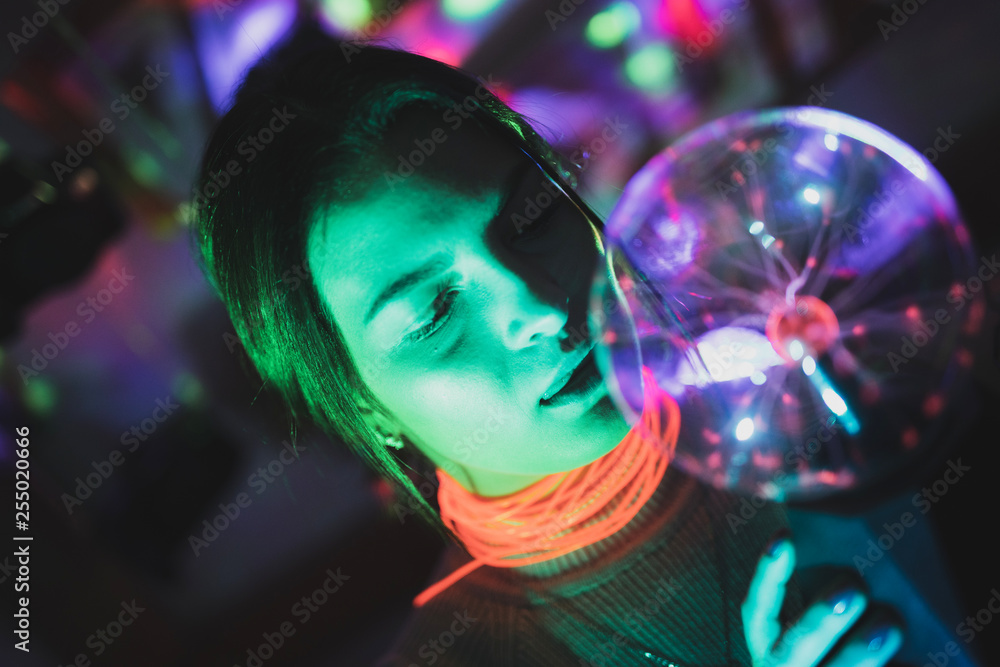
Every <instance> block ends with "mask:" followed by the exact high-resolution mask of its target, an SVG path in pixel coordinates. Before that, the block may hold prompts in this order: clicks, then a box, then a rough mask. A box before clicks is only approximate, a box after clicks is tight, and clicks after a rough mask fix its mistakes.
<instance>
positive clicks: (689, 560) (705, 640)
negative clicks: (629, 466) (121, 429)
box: [376, 466, 802, 667]
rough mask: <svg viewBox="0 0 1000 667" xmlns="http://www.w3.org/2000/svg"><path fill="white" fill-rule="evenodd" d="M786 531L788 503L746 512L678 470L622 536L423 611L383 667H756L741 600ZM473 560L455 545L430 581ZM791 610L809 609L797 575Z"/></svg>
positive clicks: (444, 598)
mask: <svg viewBox="0 0 1000 667" xmlns="http://www.w3.org/2000/svg"><path fill="white" fill-rule="evenodd" d="M786 525H787V522H786V517H785V513H784V510H783V509H782V508H781V506H779V505H774V504H767V505H764V506H763V507H761V508H758V509H752V506H749V505H746V504H743V505H742V507H741V502H740V499H739V498H738V497H736V496H734V495H732V494H729V493H726V492H724V491H719V490H716V489H714V488H711V487H708V486H706V485H705V484H703V483H701V482H699V481H697V480H695V479H694V478H692V477H690V476H688V475H686V474H684V473H683V472H681V471H680V470H677V469H676V467H675V466H669V467H668V468H667V472H666V474H665V475H664V477H663V480H662V481H661V483H660V485H659V486H658V487H657V490H656V492H655V493H654V494H653V496H652V497H651V498H650V499H649V500H648V501H647V502H646V504H645V505H644V506H643V507H642V509H641V510H640V511H639V513H638V514H637V515H636V516H635V517H634V518H633V519H632V520H631V521H630V522H629V523H628V524H626V525H625V526H624V527H623V528H622V529H621V530H619V531H618V532H617V533H615V534H614V535H611V536H610V537H608V538H605V539H603V540H601V541H599V542H597V543H595V544H592V545H590V546H587V547H584V548H582V549H579V550H577V551H575V552H571V553H569V554H566V555H564V556H560V557H559V558H556V559H554V560H552V561H547V562H543V563H538V564H535V565H529V566H525V567H518V568H495V567H490V566H485V565H484V566H481V567H480V568H479V569H477V570H475V571H473V572H472V573H470V574H468V575H466V576H465V577H464V578H462V579H460V580H459V581H458V582H456V583H455V584H452V585H451V586H450V587H449V588H447V589H445V590H444V591H443V592H441V593H439V594H438V595H437V596H435V597H434V598H432V599H431V600H430V601H429V602H427V604H426V605H424V606H423V607H421V608H419V609H417V610H415V611H414V613H413V615H412V616H411V617H410V619H409V620H408V622H407V623H406V625H405V627H404V628H403V630H402V632H401V634H400V635H399V637H398V638H397V640H396V641H395V642H394V644H393V646H392V647H391V649H390V650H389V651H388V652H387V653H386V654H385V655H384V656H383V657H382V658H381V660H379V661H378V662H377V663H376V664H377V666H378V667H415V666H418V667H423V666H425V665H427V666H429V665H438V666H440V667H449V666H462V667H494V666H495V667H531V666H534V665H538V666H544V667H553V666H559V665H572V666H574V667H590V666H592V665H593V666H600V667H603V666H608V667H611V666H614V667H629V666H632V665H635V666H637V667H639V666H642V667H648V666H649V665H669V664H673V665H677V667H690V666H692V665H698V666H700V667H708V666H715V665H750V664H751V661H750V656H749V653H748V651H747V647H746V640H745V638H744V635H743V624H742V620H741V615H740V605H741V603H742V601H743V598H744V597H745V595H746V592H747V589H748V588H749V582H750V579H751V578H752V576H753V573H754V570H755V568H756V565H757V561H758V559H759V557H760V554H761V551H762V550H763V548H764V546H765V545H766V543H767V541H768V538H769V537H770V536H771V535H772V534H773V533H774V532H775V531H777V530H778V529H779V528H782V527H784V526H786ZM469 560H470V557H469V556H468V554H466V553H465V552H464V550H462V549H460V548H459V547H457V546H454V545H451V546H449V547H448V548H447V549H446V550H445V552H444V554H443V555H442V558H441V561H440V563H439V565H438V569H437V571H436V572H435V573H434V574H433V575H432V577H431V581H429V582H428V583H433V582H435V581H438V580H440V579H442V578H443V577H444V576H446V575H447V574H448V573H450V572H452V571H454V570H455V569H457V568H458V567H460V566H461V565H463V564H465V563H467V562H468V561H469ZM786 604H787V605H788V607H787V609H786V612H787V613H798V612H799V611H801V605H802V600H801V593H800V591H799V589H798V586H797V581H796V578H795V577H793V579H792V581H791V582H790V584H789V590H788V599H787V600H786ZM784 615H785V614H783V616H784ZM646 653H648V654H651V655H645V654H646Z"/></svg>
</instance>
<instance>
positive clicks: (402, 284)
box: [364, 163, 529, 326]
mask: <svg viewBox="0 0 1000 667" xmlns="http://www.w3.org/2000/svg"><path fill="white" fill-rule="evenodd" d="M528 171H529V170H528V169H526V165H524V164H523V163H519V164H518V166H517V167H516V168H515V169H513V170H512V171H511V173H510V174H508V175H507V177H506V178H505V179H504V184H503V191H504V193H505V195H504V197H503V199H502V201H501V202H500V205H499V207H498V208H497V210H496V212H495V213H494V214H493V219H492V220H491V221H490V224H489V225H488V226H487V228H489V227H491V226H492V225H493V224H494V223H495V222H496V221H497V219H498V218H499V217H500V214H501V213H503V211H504V209H506V208H507V206H508V204H510V201H511V199H513V198H514V193H515V192H516V191H517V189H518V185H519V184H520V182H521V179H522V178H523V176H524V174H526V173H527V172H528ZM450 264H451V261H450V255H448V254H447V253H445V252H437V253H435V254H434V255H432V256H431V258H430V259H428V260H427V261H426V262H424V263H423V264H421V265H420V266H418V267H417V268H415V269H414V270H412V271H409V272H407V273H404V274H403V275H402V276H400V277H399V278H397V279H396V280H394V281H392V282H391V283H389V285H387V286H386V287H385V289H383V290H382V291H381V292H379V293H378V296H376V297H375V300H374V301H372V305H371V306H370V307H369V308H368V312H367V313H366V314H365V319H364V326H368V323H369V322H371V321H372V319H373V318H374V317H375V316H376V315H377V314H378V313H379V311H380V310H382V309H383V308H385V307H386V305H388V303H389V302H390V301H392V300H393V299H395V298H397V297H398V296H399V295H400V294H402V293H404V292H406V291H407V290H409V289H412V288H413V287H416V286H417V285H419V284H420V283H422V282H423V281H425V280H427V279H428V278H430V277H431V276H434V275H437V274H438V273H441V272H442V271H444V270H445V269H446V268H448V266H449V265H450Z"/></svg>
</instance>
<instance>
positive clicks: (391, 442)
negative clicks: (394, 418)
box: [385, 435, 403, 449]
mask: <svg viewBox="0 0 1000 667" xmlns="http://www.w3.org/2000/svg"><path fill="white" fill-rule="evenodd" d="M385 444H386V446H388V447H392V448H393V449H402V448H403V441H402V440H401V439H400V438H399V437H397V436H395V435H387V436H385Z"/></svg>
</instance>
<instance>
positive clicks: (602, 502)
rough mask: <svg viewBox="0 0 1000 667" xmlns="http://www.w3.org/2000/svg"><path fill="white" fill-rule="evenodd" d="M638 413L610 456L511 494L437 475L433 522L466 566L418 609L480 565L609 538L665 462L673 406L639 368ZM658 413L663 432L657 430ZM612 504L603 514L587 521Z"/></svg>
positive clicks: (648, 492) (675, 412) (536, 558)
mask: <svg viewBox="0 0 1000 667" xmlns="http://www.w3.org/2000/svg"><path fill="white" fill-rule="evenodd" d="M642 376H643V383H644V385H645V387H644V395H643V412H642V416H641V418H640V420H639V422H638V423H637V424H636V425H635V426H633V427H632V429H631V430H630V431H629V432H628V434H627V435H626V436H625V437H624V438H623V439H622V441H621V442H620V443H619V444H618V445H617V446H616V447H615V448H614V449H612V450H611V451H610V452H608V453H607V454H605V455H604V456H602V457H601V458H599V459H597V460H596V461H593V462H591V463H588V464H587V465H585V466H582V467H580V468H576V469H574V470H570V471H568V472H560V473H554V474H552V475H549V476H547V477H545V478H544V479H540V480H539V481H537V482H535V483H534V484H532V485H531V486H529V487H527V488H525V489H522V490H520V491H517V492H515V493H512V494H509V495H506V496H499V497H494V498H487V497H483V496H478V495H476V494H474V493H471V492H469V491H467V490H465V488H463V487H462V486H461V485H460V484H459V483H458V482H456V481H455V479H454V478H453V477H451V475H449V474H448V473H446V472H444V471H443V470H440V469H439V470H438V471H437V476H438V482H439V487H438V504H439V506H440V509H441V520H442V521H444V523H445V525H446V526H448V527H449V528H450V529H451V530H452V531H453V532H454V533H455V535H456V536H458V538H459V539H460V540H461V541H462V544H463V545H465V548H466V550H467V551H468V552H469V554H470V555H471V556H472V557H473V560H472V561H471V562H469V563H466V564H465V565H463V566H462V567H460V568H459V569H457V570H455V571H454V572H452V573H451V574H450V575H448V576H447V577H445V578H444V579H442V580H441V581H439V582H437V583H435V584H433V585H431V586H430V587H429V588H427V590H425V591H424V592H423V593H421V594H420V595H418V596H417V597H416V598H414V600H413V606H415V607H421V606H423V605H424V604H425V603H426V602H427V601H428V600H430V599H431V598H432V597H434V596H435V595H437V594H438V593H440V592H441V591H443V590H445V589H446V588H448V587H449V586H451V585H452V584H453V583H455V582H456V581H458V580H459V579H461V578H462V577H464V576H465V575H467V574H469V573H470V572H472V571H473V570H475V569H476V568H478V567H480V566H481V565H492V566H493V567H520V566H522V565H529V564H531V563H539V562H542V561H547V560H551V559H553V558H557V557H559V556H562V555H564V554H567V553H569V552H571V551H575V550H576V549H580V548H581V547H585V546H588V545H590V544H594V543H595V542H598V541H600V540H603V539H604V538H606V537H608V536H610V535H613V534H614V533H615V532H617V531H618V530H619V529H621V527H622V526H624V525H625V524H627V523H628V522H629V521H631V520H632V518H633V517H634V516H635V515H636V514H637V513H638V512H639V509H640V508H641V507H642V506H643V504H644V503H645V502H646V501H647V500H649V497H650V496H652V495H653V491H655V490H656V487H657V486H658V485H659V483H660V480H661V479H663V475H664V473H665V472H666V470H667V464H668V463H669V462H670V460H671V459H672V458H673V453H674V448H675V447H676V445H677V435H678V432H679V431H680V408H679V407H678V406H677V402H676V401H675V400H674V399H673V397H671V396H670V395H669V394H667V393H666V392H664V391H663V390H662V389H660V388H659V387H658V386H657V384H656V381H655V380H654V378H653V373H652V371H650V370H649V369H648V368H647V367H645V366H643V367H642ZM661 409H664V410H665V411H666V426H665V428H661ZM615 500H618V501H619V502H617V503H616V504H615V505H614V507H613V508H612V509H611V511H610V512H608V514H607V515H606V516H604V517H601V518H598V519H596V520H594V521H592V522H590V523H589V524H587V520H588V519H591V518H592V517H594V516H595V515H597V514H598V513H600V512H601V511H602V510H604V509H605V508H607V507H608V506H609V505H610V504H611V503H612V502H613V501H615Z"/></svg>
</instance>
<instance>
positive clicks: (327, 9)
mask: <svg viewBox="0 0 1000 667" xmlns="http://www.w3.org/2000/svg"><path fill="white" fill-rule="evenodd" d="M322 7H323V14H324V16H326V17H327V18H328V19H330V21H331V22H333V24H334V25H336V26H337V27H338V28H343V29H344V30H360V29H361V28H363V27H364V26H365V25H367V24H368V22H369V21H371V19H372V6H371V4H370V3H369V2H368V0H323V5H322Z"/></svg>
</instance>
